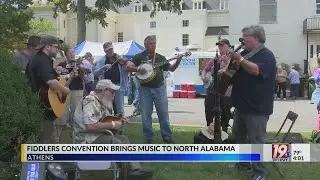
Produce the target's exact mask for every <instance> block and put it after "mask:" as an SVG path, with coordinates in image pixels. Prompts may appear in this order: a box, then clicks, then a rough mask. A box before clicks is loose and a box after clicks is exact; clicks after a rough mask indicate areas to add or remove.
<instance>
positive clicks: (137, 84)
mask: <svg viewBox="0 0 320 180" xmlns="http://www.w3.org/2000/svg"><path fill="white" fill-rule="evenodd" d="M132 81H133V85H134V88H133V89H134V100H133V105H134V106H135V107H136V108H138V109H139V101H140V97H139V91H140V90H139V89H140V82H139V80H138V79H137V78H136V77H133V80H132Z"/></svg>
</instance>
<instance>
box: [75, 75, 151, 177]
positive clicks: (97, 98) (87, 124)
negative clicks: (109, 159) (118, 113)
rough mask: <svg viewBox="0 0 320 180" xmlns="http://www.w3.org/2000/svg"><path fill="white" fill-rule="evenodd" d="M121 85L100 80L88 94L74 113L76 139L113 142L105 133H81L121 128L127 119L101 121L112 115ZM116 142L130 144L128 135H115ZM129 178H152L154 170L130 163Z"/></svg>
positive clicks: (95, 142) (136, 163) (84, 141)
mask: <svg viewBox="0 0 320 180" xmlns="http://www.w3.org/2000/svg"><path fill="white" fill-rule="evenodd" d="M119 88H120V87H119V86H116V85H115V84H113V83H112V82H111V81H110V80H109V79H103V80H100V81H99V82H98V83H97V85H96V87H95V90H94V91H91V93H90V94H89V95H88V96H86V97H85V98H84V99H83V100H82V101H80V103H79V104H78V107H77V108H76V110H75V114H74V132H75V140H76V142H79V143H84V144H87V143H89V144H111V143H112V137H111V136H109V135H103V134H89V133H80V132H81V131H84V130H101V129H108V130H119V129H120V128H121V126H122V124H123V123H125V122H127V120H126V119H123V121H122V122H120V121H112V122H105V123H103V122H99V120H100V119H101V118H103V117H105V116H110V115H112V108H113V106H112V101H113V99H114V96H115V91H117V90H119ZM114 143H116V144H129V143H130V142H129V140H128V138H127V137H126V136H123V135H115V138H114ZM128 176H129V178H130V177H131V178H135V179H139V180H140V179H141V180H142V179H150V178H151V177H152V176H153V172H152V171H149V170H144V169H142V168H141V166H140V163H138V162H130V163H129V173H128Z"/></svg>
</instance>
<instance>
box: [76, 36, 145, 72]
mask: <svg viewBox="0 0 320 180" xmlns="http://www.w3.org/2000/svg"><path fill="white" fill-rule="evenodd" d="M103 44H104V42H91V41H84V42H82V43H80V44H79V45H77V46H76V47H74V49H73V50H74V53H75V55H76V56H84V55H85V54H86V53H87V52H90V53H91V54H92V55H93V56H94V57H95V59H96V68H101V67H102V66H103V65H104V62H103V61H102V57H103V56H105V52H104V50H103ZM112 45H113V50H114V52H115V53H117V54H119V55H121V56H123V57H124V58H125V59H128V60H130V59H132V57H133V56H134V55H136V54H138V53H140V52H142V51H144V50H145V48H144V47H143V46H141V45H140V44H138V43H137V42H135V41H132V40H131V41H125V42H116V43H112Z"/></svg>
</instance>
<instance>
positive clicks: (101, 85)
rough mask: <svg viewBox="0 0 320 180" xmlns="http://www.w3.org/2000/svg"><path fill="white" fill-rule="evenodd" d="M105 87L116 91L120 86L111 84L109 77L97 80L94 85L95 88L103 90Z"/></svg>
mask: <svg viewBox="0 0 320 180" xmlns="http://www.w3.org/2000/svg"><path fill="white" fill-rule="evenodd" d="M107 88H110V89H113V90H115V91H116V90H119V89H120V86H117V85H115V84H113V83H112V82H111V81H110V80H109V79H102V80H100V81H98V83H97V85H96V90H104V89H107Z"/></svg>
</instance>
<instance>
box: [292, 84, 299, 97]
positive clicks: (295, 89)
mask: <svg viewBox="0 0 320 180" xmlns="http://www.w3.org/2000/svg"><path fill="white" fill-rule="evenodd" d="M290 89H291V90H290V92H291V93H290V94H291V96H292V97H298V90H299V84H290Z"/></svg>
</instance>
